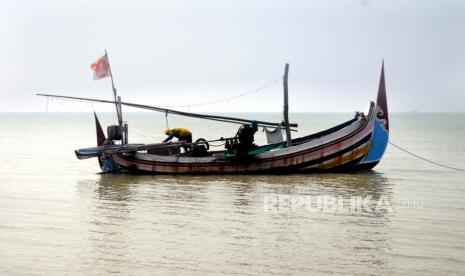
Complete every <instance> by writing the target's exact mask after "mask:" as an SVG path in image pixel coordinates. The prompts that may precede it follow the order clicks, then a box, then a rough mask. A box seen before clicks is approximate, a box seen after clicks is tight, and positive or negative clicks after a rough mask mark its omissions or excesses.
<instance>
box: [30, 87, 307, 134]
mask: <svg viewBox="0 0 465 276" xmlns="http://www.w3.org/2000/svg"><path fill="white" fill-rule="evenodd" d="M36 95H37V96H43V97H52V98H59V99H69V100H79V101H90V102H98V103H109V104H114V103H115V102H113V101H108V100H100V99H92V98H82V97H72V96H62V95H53V94H43V93H38V94H36ZM121 104H122V105H125V106H130V107H134V108H140V109H147V110H152V111H156V112H163V113H170V114H174V115H180V116H188V117H194V118H199V119H207V120H213V121H219V122H225V123H236V124H244V123H247V124H251V123H252V120H248V119H241V118H235V117H226V116H219V115H209V114H199V113H190V112H183V111H178V110H173V109H167V108H161V107H157V106H150V105H143V104H136V103H128V102H121ZM256 122H257V123H258V125H259V126H266V127H278V126H279V127H282V126H281V124H279V123H272V122H265V121H256ZM289 126H290V127H297V126H298V125H297V124H289Z"/></svg>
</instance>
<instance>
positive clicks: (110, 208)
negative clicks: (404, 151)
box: [77, 173, 391, 274]
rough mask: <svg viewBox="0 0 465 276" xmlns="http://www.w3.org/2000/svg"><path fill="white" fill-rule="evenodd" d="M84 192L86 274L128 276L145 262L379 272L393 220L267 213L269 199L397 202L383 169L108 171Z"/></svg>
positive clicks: (186, 267)
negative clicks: (283, 173)
mask: <svg viewBox="0 0 465 276" xmlns="http://www.w3.org/2000/svg"><path fill="white" fill-rule="evenodd" d="M77 187H78V189H79V194H80V197H81V200H82V202H86V201H87V200H88V199H89V198H91V200H90V201H89V202H87V204H85V206H83V208H85V209H86V211H87V217H86V219H87V220H89V223H88V224H86V225H87V227H88V228H87V230H86V231H85V235H84V236H85V238H84V240H85V241H86V244H87V246H86V248H88V252H86V254H88V255H87V257H86V258H83V259H81V262H80V267H81V269H82V268H89V267H94V269H95V271H115V272H117V271H119V272H123V273H125V272H130V271H131V269H130V267H131V266H132V265H134V264H138V265H137V266H138V270H140V269H142V270H141V271H144V270H143V268H144V267H145V268H147V269H148V268H152V269H153V268H154V267H155V268H157V270H159V271H165V270H166V271H170V272H174V273H176V272H188V273H204V272H220V271H227V272H230V273H265V274H269V273H304V272H308V271H313V270H316V271H319V272H325V271H327V270H326V268H325V264H327V263H328V262H331V263H332V268H331V271H339V272H341V273H343V272H344V266H345V265H347V264H349V263H350V264H352V265H359V266H363V269H362V271H365V272H367V273H371V272H375V271H380V270H382V269H384V267H385V266H387V265H388V260H387V259H386V255H385V254H382V253H383V252H384V251H385V250H386V248H389V235H388V233H389V219H388V217H387V216H388V214H384V213H378V214H375V215H373V214H370V213H367V212H354V213H332V214H327V213H322V212H310V211H306V210H305V209H301V210H295V212H294V211H290V212H267V211H266V209H264V195H267V194H268V195H269V194H276V195H290V196H293V195H294V196H297V195H298V196H302V195H327V196H334V197H338V196H342V197H344V198H350V197H353V196H361V197H366V196H370V197H371V198H373V199H379V198H380V197H385V198H390V197H391V187H390V183H389V181H388V179H387V178H386V177H384V176H383V175H382V174H380V173H367V174H353V175H352V174H321V175H319V174H317V175H289V176H266V175H259V176H251V175H247V176H132V175H125V174H121V175H99V176H98V178H97V179H96V180H95V181H83V182H80V183H78V185H77ZM360 226H364V227H363V228H360ZM335 250H337V251H338V252H339V254H338V255H337V256H335V255H334V251H335ZM316 252H318V254H316ZM145 254H148V255H145ZM148 256H150V257H148ZM265 258H266V261H264V259H265ZM309 260H311V263H309ZM174 263H176V265H173V264H174ZM198 263H203V264H207V265H205V267H198V266H197V264H198Z"/></svg>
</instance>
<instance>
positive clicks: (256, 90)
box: [160, 77, 283, 111]
mask: <svg viewBox="0 0 465 276" xmlns="http://www.w3.org/2000/svg"><path fill="white" fill-rule="evenodd" d="M282 79H283V77H279V78H277V79H274V80H272V81H270V82H269V83H267V84H264V85H262V86H260V87H258V88H255V89H254V90H250V91H248V92H244V93H242V94H238V95H235V96H232V97H228V98H224V99H219V100H214V101H209V102H203V103H197V104H186V105H163V106H160V107H168V108H181V107H187V109H188V111H190V108H191V107H195V106H203V105H210V104H216V103H222V102H226V103H229V101H230V100H234V99H237V98H240V97H244V96H248V95H250V94H255V93H257V92H259V91H261V90H263V89H265V88H267V87H268V86H271V85H272V84H275V83H277V82H278V81H280V80H282Z"/></svg>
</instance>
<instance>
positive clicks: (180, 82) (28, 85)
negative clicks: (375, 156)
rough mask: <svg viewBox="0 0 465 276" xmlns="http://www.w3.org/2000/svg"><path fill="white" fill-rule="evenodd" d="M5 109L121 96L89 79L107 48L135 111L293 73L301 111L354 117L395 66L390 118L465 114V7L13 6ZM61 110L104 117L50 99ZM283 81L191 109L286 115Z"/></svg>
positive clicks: (206, 1) (210, 2) (6, 45)
mask: <svg viewBox="0 0 465 276" xmlns="http://www.w3.org/2000/svg"><path fill="white" fill-rule="evenodd" d="M0 40H1V42H0V74H1V77H0V94H1V100H0V111H45V102H46V101H45V99H43V98H40V97H36V96H35V93H38V92H48V93H56V94H64V95H74V96H81V97H94V98H104V99H111V84H110V80H109V79H103V80H98V81H93V80H92V72H91V70H90V64H91V62H92V61H93V60H94V59H95V58H97V57H98V56H100V55H102V54H103V52H104V49H105V48H106V49H107V50H108V52H109V56H110V64H111V66H112V70H113V73H114V77H115V83H116V87H117V88H118V92H119V94H120V95H121V96H122V98H123V100H125V101H132V102H138V103H146V104H153V105H164V106H166V105H183V104H196V103H201V102H206V101H211V100H216V99H222V98H226V97H229V96H234V95H237V94H241V93H244V92H247V91H250V90H253V89H255V88H257V87H259V86H262V85H263V84H265V83H268V82H270V81H271V80H273V79H276V78H277V77H279V76H281V75H282V74H283V69H284V64H285V63H286V62H289V63H290V79H289V87H290V110H291V111H308V112H316V111H355V110H361V109H363V108H364V107H365V104H366V102H367V101H369V100H373V99H375V97H376V90H377V85H378V79H379V72H380V66H381V60H382V58H383V57H384V59H385V63H386V80H387V90H388V91H387V92H388V101H389V105H390V110H392V111H462V112H463V111H465V1H461V0H457V1H450V0H441V1H428V0H416V1H414V0H321V1H310V0H305V1H294V0H286V1H273V0H264V1H253V0H243V1H241V0H231V1H227V0H201V1H194V0H185V1H179V0H167V1H154V0H152V1H115V0H112V1H98V0H91V1H88V0H80V1H58V0H57V1H38V0H31V1H6V0H1V7H0ZM48 108H49V110H51V111H63V112H64V111H85V112H87V111H90V109H91V108H97V109H98V111H104V110H106V109H107V108H108V110H111V107H105V106H100V105H98V106H97V107H95V106H92V107H89V105H86V104H82V103H65V102H57V101H54V102H51V103H49V107H48ZM281 109H282V85H281V84H280V83H279V84H274V85H272V86H270V87H268V88H267V89H265V90H263V91H261V92H259V93H256V94H253V95H252V96H249V97H243V98H240V99H237V100H231V101H230V102H224V103H220V104H216V105H206V106H201V107H195V108H192V109H191V111H281Z"/></svg>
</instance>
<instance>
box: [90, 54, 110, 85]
mask: <svg viewBox="0 0 465 276" xmlns="http://www.w3.org/2000/svg"><path fill="white" fill-rule="evenodd" d="M90 68H91V69H92V70H93V71H94V80H99V79H103V78H106V77H109V76H110V75H111V71H110V64H109V62H108V57H107V55H106V54H105V55H103V56H101V57H99V58H98V59H96V60H95V61H94V62H93V63H92V64H91V65H90Z"/></svg>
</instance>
